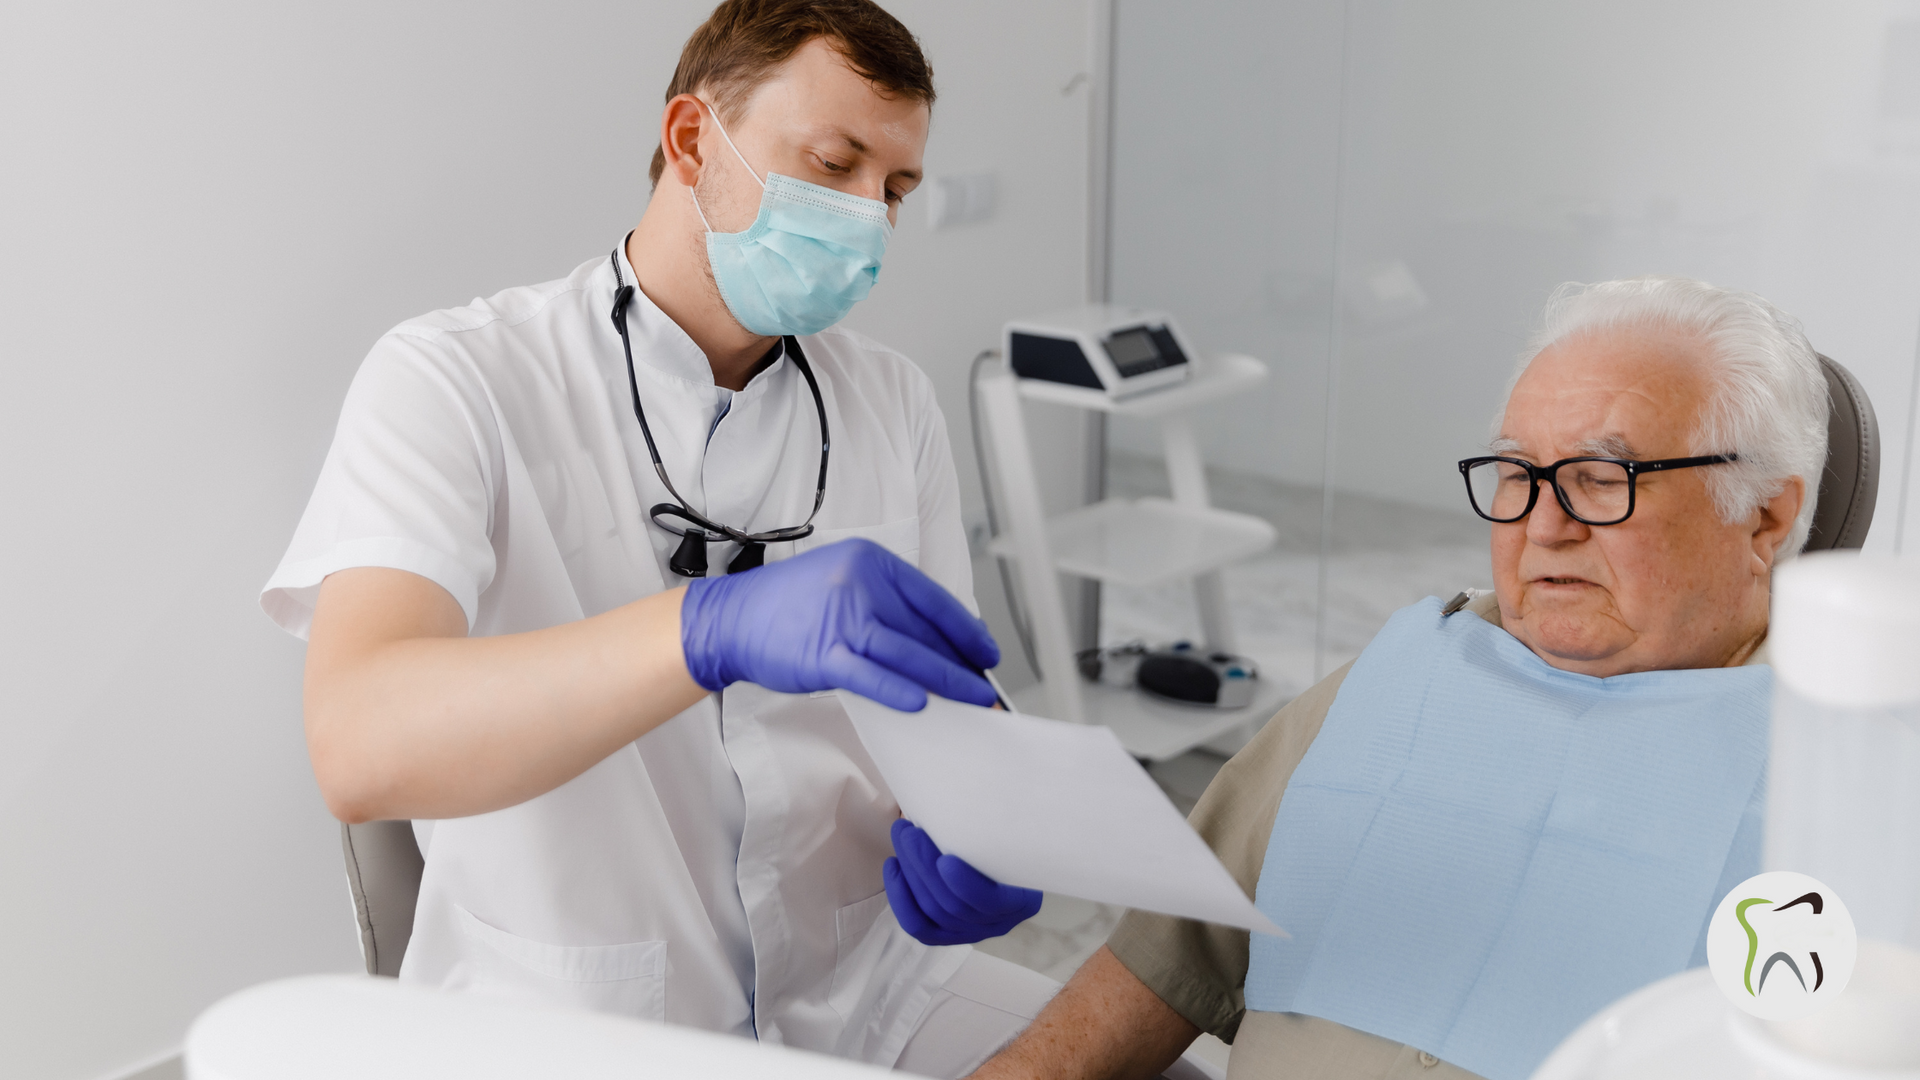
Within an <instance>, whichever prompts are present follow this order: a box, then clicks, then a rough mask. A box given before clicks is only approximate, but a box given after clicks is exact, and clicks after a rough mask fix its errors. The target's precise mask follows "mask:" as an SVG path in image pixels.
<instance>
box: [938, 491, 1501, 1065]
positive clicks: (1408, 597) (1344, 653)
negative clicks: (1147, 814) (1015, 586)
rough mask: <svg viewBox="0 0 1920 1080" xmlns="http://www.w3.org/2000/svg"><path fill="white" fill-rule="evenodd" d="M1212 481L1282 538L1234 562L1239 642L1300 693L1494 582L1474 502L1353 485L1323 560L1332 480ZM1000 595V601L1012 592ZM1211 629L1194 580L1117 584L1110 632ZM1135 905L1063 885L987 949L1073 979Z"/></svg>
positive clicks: (1219, 496) (1192, 780) (1104, 630)
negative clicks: (1426, 610)
mask: <svg viewBox="0 0 1920 1080" xmlns="http://www.w3.org/2000/svg"><path fill="white" fill-rule="evenodd" d="M1207 479H1208V483H1209V486H1210V488H1211V490H1212V497H1213V502H1214V505H1216V506H1219V507H1221V508H1223V509H1227V510H1236V511H1239V512H1241V513H1246V514H1253V515H1255V516H1257V517H1261V518H1264V519H1266V520H1267V521H1268V522H1270V523H1272V525H1273V526H1274V529H1275V531H1276V532H1277V533H1278V539H1277V540H1276V542H1275V544H1274V546H1273V547H1272V548H1270V549H1269V550H1268V551H1266V552H1265V553H1263V554H1261V555H1259V556H1257V557H1255V558H1253V559H1249V560H1248V561H1246V562H1244V563H1240V564H1238V565H1236V566H1232V567H1229V568H1228V569H1227V570H1226V571H1225V575H1226V586H1227V595H1228V596H1229V597H1231V598H1232V603H1233V624H1234V631H1235V633H1237V634H1238V635H1239V638H1240V640H1239V643H1238V645H1239V652H1240V653H1242V654H1244V655H1246V656H1249V657H1251V658H1253V660H1254V661H1255V662H1256V663H1258V664H1259V666H1260V675H1261V677H1262V678H1263V679H1270V680H1275V681H1278V682H1279V683H1280V684H1281V686H1282V687H1283V689H1284V690H1285V692H1286V694H1287V696H1288V697H1292V696H1293V695H1295V694H1298V693H1299V692H1300V691H1302V690H1304V689H1306V688H1307V687H1308V686H1310V685H1312V684H1313V683H1314V682H1315V681H1317V680H1318V679H1319V678H1321V677H1322V676H1324V675H1325V674H1326V673H1327V672H1329V671H1332V670H1333V669H1335V668H1337V667H1339V666H1340V665H1342V664H1344V663H1346V662H1347V661H1349V660H1351V659H1353V658H1354V657H1356V656H1358V655H1360V650H1362V649H1363V648H1365V647H1366V644H1367V642H1368V641H1369V640H1370V639H1371V638H1372V637H1373V634H1374V633H1375V632H1376V631H1377V630H1378V629H1379V628H1380V626H1381V625H1382V624H1383V623H1385V622H1386V620H1387V617H1388V616H1389V615H1391V614H1392V613H1393V612H1394V611H1396V610H1398V609H1400V608H1402V607H1404V606H1406V605H1407V604H1411V603H1413V602H1415V601H1417V600H1419V599H1421V598H1422V597H1425V596H1439V597H1441V598H1442V599H1445V598H1447V597H1450V596H1452V595H1453V594H1454V593H1457V592H1459V591H1460V590H1461V589H1464V588H1469V587H1483V588H1484V587H1487V586H1488V585H1490V584H1491V570H1490V567H1489V565H1488V562H1487V529H1486V526H1485V524H1484V523H1482V522H1480V521H1479V520H1478V519H1477V518H1474V517H1473V516H1472V515H1471V514H1470V513H1468V512H1467V511H1466V509H1465V507H1462V509H1461V512H1460V513H1458V514H1450V513H1446V512H1443V511H1438V510H1431V509H1426V508H1423V507H1416V506H1409V505H1406V504H1403V503H1395V502H1390V501H1387V500H1384V499H1375V498H1370V497H1366V496H1358V495H1349V494H1344V493H1343V494H1340V495H1338V496H1337V497H1336V499H1335V500H1334V507H1333V527H1332V529H1331V530H1330V531H1329V534H1328V535H1327V536H1326V537H1325V538H1324V540H1325V550H1326V558H1325V560H1324V562H1323V560H1322V557H1321V552H1322V546H1323V537H1322V529H1321V513H1322V506H1323V499H1322V495H1321V491H1320V489H1318V488H1312V487H1304V486H1301V485H1295V484H1287V483H1283V482H1281V481H1277V480H1273V479H1270V478H1267V477H1262V476H1255V475H1251V474H1246V473H1235V472H1228V471H1225V470H1209V471H1208V475H1207ZM1107 482H1108V493H1109V494H1110V495H1113V496H1121V497H1130V498H1137V497H1140V496H1146V495H1161V496H1164V495H1166V494H1167V481H1166V473H1165V471H1164V470H1163V469H1162V468H1161V465H1160V463H1159V461H1157V460H1155V459H1151V458H1141V457H1133V456H1119V455H1116V456H1115V457H1114V458H1112V459H1111V460H1110V461H1109V463H1108V474H1107ZM983 562H984V560H983ZM1323 573H1324V582H1323V580H1322V575H1323ZM977 576H978V575H977ZM980 580H981V583H982V584H983V585H984V584H986V583H987V581H988V579H987V578H985V577H984V576H981V577H980ZM1323 587H1324V589H1325V596H1326V606H1325V611H1324V612H1322V611H1321V610H1320V596H1321V590H1322V588H1323ZM980 591H982V590H980V589H976V592H980ZM992 599H993V602H995V603H996V604H997V602H998V600H999V598H998V597H994V598H992ZM983 602H986V598H985V597H984V596H983ZM1199 630H1200V623H1199V617H1198V614H1197V613H1196V611H1195V609H1194V605H1193V596H1192V592H1191V590H1190V588H1189V587H1188V586H1186V585H1185V584H1184V583H1176V584H1172V585H1167V586H1162V587H1158V588H1151V589H1122V588H1108V589H1106V590H1104V592H1103V595H1102V598H1101V640H1102V642H1103V643H1106V644H1118V643H1121V642H1126V641H1134V640H1138V641H1143V642H1146V643H1148V644H1150V645H1152V644H1160V643H1164V642H1168V641H1173V640H1178V639H1181V638H1188V639H1197V638H1198V636H1199ZM1224 762H1225V759H1224V758H1222V757H1220V756H1218V755H1215V754H1210V753H1207V752H1206V751H1203V750H1196V751H1194V752H1192V753H1189V754H1186V755H1184V756H1182V757H1178V758H1175V759H1173V760H1171V761H1167V762H1162V763H1160V764H1157V765H1154V766H1153V767H1152V768H1151V770H1150V771H1151V772H1152V774H1153V777H1154V779H1155V780H1156V781H1158V782H1159V784H1160V787H1161V790H1163V791H1165V792H1166V793H1167V797H1168V798H1169V799H1171V800H1173V802H1174V804H1175V805H1176V806H1178V807H1180V809H1181V810H1182V811H1183V812H1185V811H1188V810H1191V809H1192V807H1193V804H1194V801H1195V800H1197V799H1198V798H1199V797H1200V794H1201V792H1203V791H1205V790H1206V787H1207V784H1208V783H1210V782H1211V781H1212V780H1213V776H1214V774H1215V773H1216V772H1218V771H1219V769H1220V766H1221V765H1222V764H1224ZM1122 913H1123V912H1122V910H1121V909H1119V908H1115V907H1110V906H1108V905H1104V904H1094V903H1090V902H1088V901H1085V900H1077V899H1074V898H1072V897H1065V896H1052V895H1050V896H1048V897H1047V899H1046V903H1045V904H1044V905H1043V906H1042V907H1041V909H1040V914H1039V915H1037V916H1035V917H1034V918H1032V919H1030V920H1028V921H1027V922H1025V923H1023V924H1021V925H1020V926H1018V927H1016V928H1014V930H1013V932H1012V933H1009V934H1008V935H1006V936H1005V937H1003V938H999V939H996V940H994V941H989V942H983V943H982V944H981V945H979V946H978V948H980V949H981V950H982V951H984V952H988V953H991V954H993V955H995V956H999V957H1002V958H1004V959H1007V960H1012V961H1014V962H1015V963H1019V964H1023V965H1025V966H1027V967H1030V968H1032V969H1034V970H1036V971H1039V972H1041V973H1043V974H1045V975H1048V976H1050V977H1052V978H1055V979H1059V980H1061V981H1063V982H1064V981H1065V980H1066V979H1068V978H1069V977H1070V976H1071V975H1072V974H1073V972H1074V971H1075V970H1077V969H1078V968H1079V966H1080V965H1081V964H1082V963H1083V962H1085V960H1086V959H1087V957H1089V956H1091V955H1093V953H1094V951H1095V950H1096V949H1098V948H1099V947H1100V945H1101V944H1102V943H1103V942H1104V941H1105V940H1106V938H1107V935H1108V934H1110V933H1111V932H1112V930H1113V927H1114V925H1115V924H1116V923H1118V922H1119V920H1120V916H1121V914H1122ZM1196 1050H1197V1051H1198V1052H1199V1053H1200V1054H1201V1056H1203V1057H1207V1058H1209V1059H1211V1060H1214V1061H1215V1062H1216V1063H1217V1064H1220V1065H1222V1066H1224V1064H1225V1060H1226V1058H1225V1055H1226V1047H1225V1046H1224V1045H1223V1044H1221V1043H1219V1042H1218V1041H1217V1040H1214V1039H1213V1038H1212V1036H1205V1037H1203V1039H1202V1042H1201V1043H1200V1044H1197V1045H1196Z"/></svg>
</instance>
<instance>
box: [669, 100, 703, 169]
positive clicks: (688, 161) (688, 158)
mask: <svg viewBox="0 0 1920 1080" xmlns="http://www.w3.org/2000/svg"><path fill="white" fill-rule="evenodd" d="M706 115H707V106H706V104H705V103H704V102H702V101H701V100H700V99H699V98H697V97H694V96H693V95H692V94H680V95H678V96H676V97H675V98H674V99H673V100H672V101H669V102H667V107H666V109H665V111H663V112H662V113H661V114H660V153H661V155H662V156H664V157H665V158H666V162H667V167H666V169H665V171H664V172H662V173H661V177H662V178H663V179H664V178H666V177H669V176H670V177H672V178H673V179H674V180H675V181H676V182H677V183H679V184H680V186H682V187H689V188H690V187H693V186H694V185H695V184H696V183H698V182H699V180H700V169H701V167H702V166H703V165H704V164H705V163H706V158H705V157H703V156H702V155H701V153H700V151H701V145H700V134H701V132H702V131H703V130H704V129H705V126H706Z"/></svg>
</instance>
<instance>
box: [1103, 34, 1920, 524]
mask: <svg viewBox="0 0 1920 1080" xmlns="http://www.w3.org/2000/svg"><path fill="white" fill-rule="evenodd" d="M1119 12H1120V13H1119V20H1118V26H1119V38H1120V57H1119V60H1118V63H1117V70H1118V77H1119V87H1118V93H1117V98H1118V110H1119V111H1118V117H1119V126H1120V127H1119V130H1120V135H1119V138H1118V140H1117V143H1118V168H1117V173H1118V175H1117V191H1118V196H1119V202H1118V206H1117V210H1116V238H1115V252H1116V270H1115V281H1116V295H1117V296H1118V298H1120V299H1124V300H1128V301H1132V302H1136V303H1143V304H1158V305H1165V306H1167V307H1170V308H1171V309H1173V310H1174V312H1175V313H1176V314H1177V315H1180V316H1184V317H1185V318H1186V320H1187V326H1188V329H1189V331H1190V332H1191V333H1192V334H1193V335H1194V336H1195V337H1198V338H1200V339H1202V340H1203V341H1206V342H1208V343H1210V344H1212V345H1214V346H1216V347H1233V348H1240V349H1245V350H1247V351H1252V352H1254V353H1255V354H1256V355H1262V356H1265V357H1266V358H1268V359H1269V360H1270V361H1272V362H1273V363H1274V365H1275V372H1276V375H1277V376H1278V377H1277V378H1276V379H1275V380H1274V381H1273V383H1272V384H1270V388H1269V391H1268V395H1267V397H1266V399H1265V400H1263V401H1258V402H1248V403H1245V404H1243V405H1242V406H1241V407H1240V408H1239V409H1238V410H1237V411H1235V412H1233V413H1232V414H1230V415H1225V416H1223V417H1222V422H1221V423H1220V424H1219V425H1217V426H1216V427H1214V429H1213V430H1212V431H1211V432H1210V435H1211V437H1212V442H1211V443H1210V444H1209V447H1208V449H1209V451H1210V452H1211V454H1212V455H1213V457H1214V458H1215V459H1217V460H1220V461H1222V462H1224V463H1227V464H1232V465H1236V466H1239V467H1241V468H1248V469H1253V470H1256V471H1260V472H1264V473H1267V474H1269V475H1274V476H1278V477H1280V478H1283V479H1289V480H1296V481H1302V482H1307V483H1319V482H1320V481H1321V479H1322V478H1323V477H1325V478H1327V479H1330V480H1331V482H1332V483H1333V484H1334V486H1336V487H1338V488H1341V489H1345V490H1349V491H1356V492H1364V493H1368V494H1372V495H1378V496H1384V497H1388V498H1392V499H1397V500H1402V501H1407V502H1413V503H1421V504H1426V505H1430V506H1436V507H1442V508H1450V509H1455V510H1460V511H1461V512H1464V507H1463V504H1462V502H1461V500H1460V491H1459V480H1458V477H1457V473H1456V472H1455V471H1454V469H1453V464H1452V463H1453V462H1454V460H1456V459H1457V458H1459V457H1462V456H1465V455H1466V454H1468V453H1471V452H1472V451H1473V450H1474V449H1475V448H1476V447H1478V446H1479V445H1482V444H1483V441H1484V439H1485V437H1486V429H1487V424H1488V421H1489V419H1490V418H1491V415H1492V413H1493V411H1494V409H1495V408H1496V406H1497V404H1498V401H1499V394H1500V391H1501V389H1502V387H1503V385H1504V383H1505V380H1506V378H1507V376H1508V374H1509V373H1510V371H1511V368H1512V363H1513V361H1514V358H1515V354H1516V353H1517V351H1518V350H1519V348H1520V347H1521V345H1522V342H1523V341H1524V338H1525V335H1526V333H1527V331H1528V329H1529V327H1530V325H1531V324H1532V321H1533V320H1534V319H1535V318H1536V317H1537V313H1538V311H1539V308H1540V305H1541V303H1542V301H1544V300H1545V298H1546V296H1547V294H1548V293H1549V292H1550V291H1551V289H1552V288H1553V287H1554V285H1556V284H1557V283H1559V282H1561V281H1565V280H1589V281H1590V280H1599V279H1603V278H1608V277H1616V276H1626V275H1631V274H1640V273H1674V274H1685V275H1692V276H1698V277H1704V278H1706V279H1708V280H1711V281H1714V282H1716V283H1719V284H1724V285H1729V286H1735V287H1740V288H1747V289H1752V290H1755V291H1757V292H1760V293H1761V294H1763V295H1765V296H1767V297H1769V298H1770V299H1772V300H1773V301H1774V302H1776V303H1777V304H1779V305H1780V306H1782V307H1783V308H1785V309H1786V310H1788V311H1790V312H1792V313H1794V314H1795V315H1797V316H1798V317H1799V318H1800V319H1801V320H1802V321H1803V322H1804V323H1805V325H1806V328H1807V331H1808V333H1809V335H1810V336H1811V338H1812V339H1813V341H1814V343H1815V345H1816V346H1818V347H1819V348H1821V349H1822V350H1823V351H1826V352H1828V353H1830V354H1831V355H1832V356H1834V357H1835V358H1837V359H1839V360H1840V361H1841V362H1843V363H1845V364H1846V365H1848V366H1849V367H1850V368H1851V369H1852V370H1853V371H1854V372H1855V373H1856V374H1857V375H1859V376H1860V378H1861V380H1862V382H1864V383H1865V385H1866V387H1867V390H1868V392H1869V394H1870V396H1871V397H1872V399H1873V401H1874V404H1875V406H1876V408H1877V410H1878V412H1879V417H1880V422H1881V428H1882V433H1883V435H1885V436H1886V438H1887V444H1888V447H1889V454H1888V456H1887V457H1886V459H1885V460H1884V462H1883V469H1882V473H1881V476H1882V483H1881V489H1880V506H1879V510H1878V513H1877V515H1876V519H1875V521H1876V524H1875V528H1874V530H1873V533H1872V537H1871V540H1870V542H1869V543H1870V546H1871V547H1876V548H1887V547H1891V545H1892V543H1893V541H1894V538H1895V536H1896V534H1897V533H1902V532H1904V533H1905V534H1906V535H1907V536H1908V537H1911V536H1912V535H1913V534H1914V530H1915V528H1916V527H1920V517H1916V516H1915V515H1920V499H1911V498H1909V499H1906V500H1905V502H1906V508H1907V512H1908V515H1909V520H1908V522H1907V523H1906V525H1905V528H1904V529H1902V527H1901V526H1902V523H1901V521H1900V511H1901V505H1902V501H1903V499H1902V496H1903V494H1904V493H1905V491H1906V488H1905V486H1904V485H1906V484H1907V483H1908V482H1909V480H1910V478H1911V475H1910V474H1911V472H1912V470H1911V469H1910V468H1909V465H1908V462H1907V461H1906V460H1905V459H1904V456H1903V455H1904V452H1905V450H1906V446H1907V438H1906V436H1907V432H1908V429H1909V425H1910V420H1911V418H1910V416H1909V410H1910V403H1911V401H1912V395H1913V389H1914V375H1915V370H1914V368H1915V348H1916V339H1917V338H1920V76H1917V75H1915V74H1914V73H1915V72H1916V71H1920V9H1916V5H1914V4H1913V3H1911V2H1910V0H1898V2H1892V0H1863V2H1860V3H1850V4H1833V3H1825V2H1821V0H1767V2H1764V3H1753V2H1747V0H1688V2H1685V3H1673V2H1671V0H1631V2H1621V3H1613V4H1597V5H1596V4H1539V3H1532V2H1528V0H1478V2H1474V3H1454V4H1430V3H1421V2H1410V0H1348V2H1345V3H1340V2H1334V0H1314V2H1304V0H1293V2H1284V3H1268V2H1265V0H1260V2H1255V0H1230V2H1229V0H1223V2H1221V3H1217V4H1209V5H1203V6H1197V7H1196V6H1194V5H1188V4H1181V3H1175V2H1173V0H1120V5H1119ZM1395 267H1401V268H1404V270H1405V271H1406V273H1407V274H1409V275H1410V276H1411V278H1412V279H1413V280H1414V281H1415V282H1417V284H1418V286H1419V290H1420V292H1421V293H1422V294H1423V295H1424V303H1417V302H1416V303H1408V304H1405V305H1400V306H1396V305H1395V304H1393V303H1391V302H1382V301H1380V300H1378V299H1374V300H1370V299H1369V298H1368V295H1367V292H1368V288H1369V286H1368V281H1369V279H1377V280H1380V281H1382V282H1383V283H1387V284H1390V283H1391V281H1392V280H1393V278H1394V277H1395V275H1396V274H1397V273H1398V271H1396V270H1395V269H1394V268H1395ZM1336 281H1338V282H1339V283H1340V289H1339V296H1340V299H1339V300H1338V301H1336V299H1335V296H1336V289H1335V282H1336ZM1330 377H1331V378H1332V379H1333V389H1334V391H1335V393H1334V399H1333V407H1332V408H1331V410H1329V409H1328V407H1327V401H1328V381H1329V378H1330ZM1330 421H1331V423H1332V424H1333V426H1334V430H1333V438H1332V439H1331V441H1330V442H1328V441H1327V440H1326V438H1325V436H1326V434H1327V425H1328V423H1329V422H1330ZM1139 435H1140V433H1128V434H1126V435H1124V436H1123V444H1125V445H1134V444H1133V443H1131V442H1126V440H1129V439H1133V440H1137V439H1138V436H1139ZM1328 447H1331V449H1332V459H1331V460H1330V461H1329V460H1327V459H1326V457H1325V451H1326V449H1327V448H1328ZM1337 514H1338V510H1337V509H1336V516H1337ZM1912 542H1914V541H1912V540H1911V539H1909V540H1908V543H1909V544H1911V543H1912Z"/></svg>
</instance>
